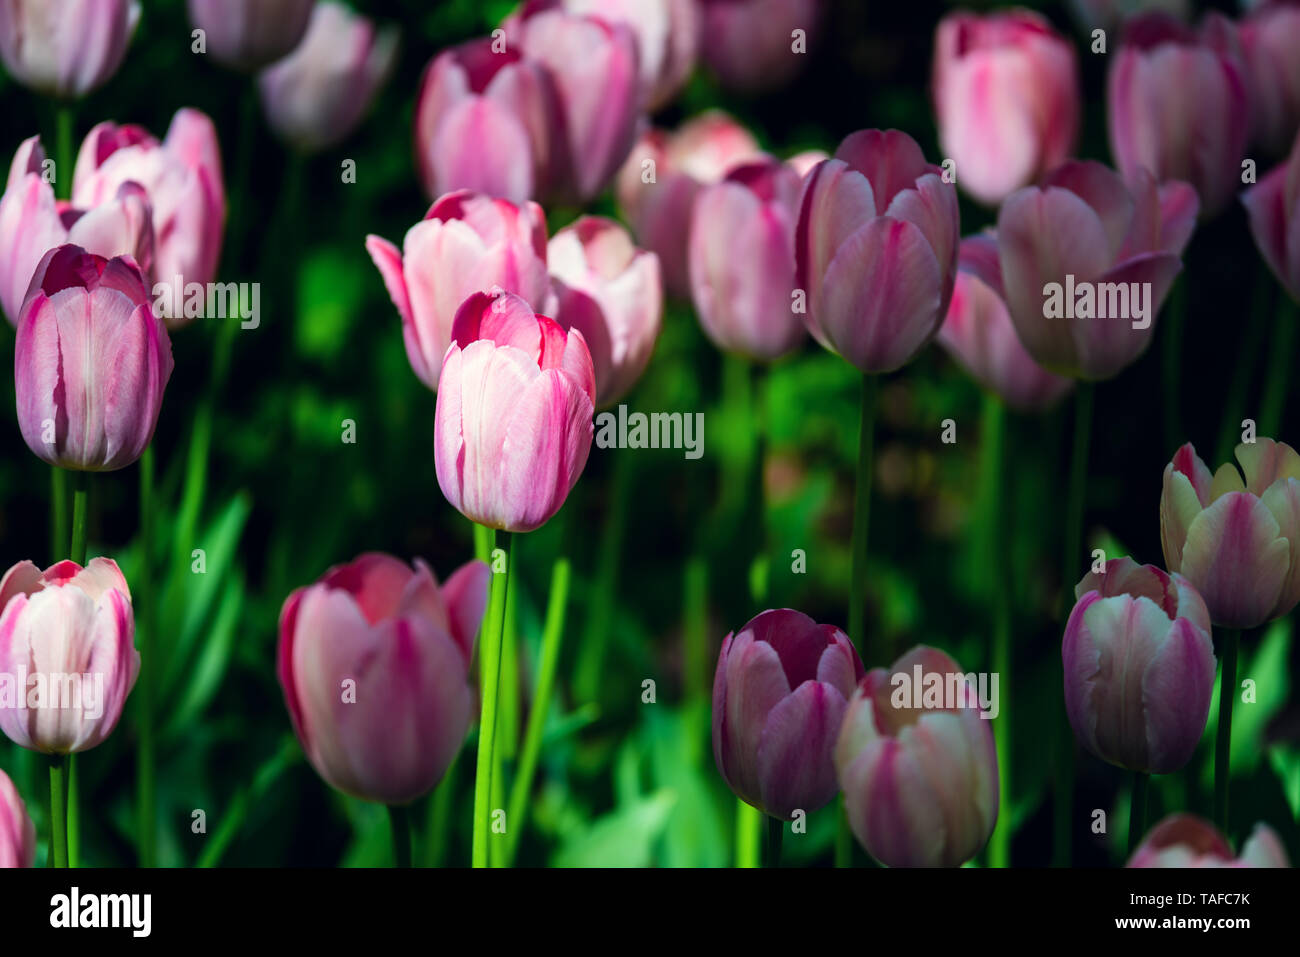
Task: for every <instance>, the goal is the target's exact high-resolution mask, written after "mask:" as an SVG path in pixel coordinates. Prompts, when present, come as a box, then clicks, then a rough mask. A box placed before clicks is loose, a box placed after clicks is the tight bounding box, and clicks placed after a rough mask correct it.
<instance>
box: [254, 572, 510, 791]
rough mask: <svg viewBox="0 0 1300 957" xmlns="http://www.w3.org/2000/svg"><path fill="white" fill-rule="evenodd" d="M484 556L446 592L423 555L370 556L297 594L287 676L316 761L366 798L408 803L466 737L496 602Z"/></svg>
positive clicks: (289, 610) (282, 652) (286, 640)
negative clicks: (479, 642)
mask: <svg viewBox="0 0 1300 957" xmlns="http://www.w3.org/2000/svg"><path fill="white" fill-rule="evenodd" d="M490 577H491V572H490V571H489V570H488V567H487V565H485V564H484V563H483V562H469V563H468V564H466V565H462V566H461V567H460V568H459V569H457V570H456V571H455V572H454V573H453V574H452V576H451V577H450V578H449V579H447V582H446V583H445V584H444V585H443V586H442V587H441V588H440V587H439V586H438V582H437V580H436V579H435V578H434V576H433V572H432V571H430V570H429V567H428V566H427V565H426V564H425V563H424V562H422V561H420V560H419V559H416V561H415V569H414V571H412V569H411V568H410V566H408V565H407V564H406V563H405V562H401V561H399V560H398V559H396V558H392V557H390V556H388V555H381V554H376V553H371V554H366V555H362V556H360V557H359V558H357V559H356V560H355V561H352V562H350V563H348V564H346V565H339V566H337V567H335V568H331V569H330V570H329V571H328V572H326V573H325V575H324V576H322V577H321V578H320V580H319V581H317V582H316V583H315V584H313V585H308V586H306V587H304V588H299V589H298V590H296V591H295V592H293V594H291V595H290V596H289V597H288V598H287V599H286V600H285V603H284V607H283V608H282V609H281V611H280V643H279V649H278V654H277V659H278V661H277V668H276V670H277V673H278V675H279V678H280V687H281V688H282V689H283V691H284V700H285V703H286V705H287V706H288V709H289V716H290V718H291V719H292V721H293V729H294V731H295V732H296V733H297V735H298V740H299V742H301V744H302V747H303V750H304V751H305V752H306V753H307V759H308V760H309V761H311V763H312V767H314V768H315V769H316V772H317V773H318V774H319V775H320V776H321V777H322V778H324V779H325V780H326V781H327V782H328V783H329V784H330V785H332V786H333V787H336V788H338V789H339V790H340V791H343V792H344V793H345V794H350V795H352V796H353V797H358V798H362V799H363V800H367V801H378V802H380V803H382V804H389V805H404V804H409V803H410V802H411V801H414V800H415V799H416V798H418V797H420V796H421V795H423V794H427V793H428V792H429V791H430V790H432V789H433V787H434V786H435V785H436V784H437V783H438V782H439V781H440V780H441V779H442V776H443V774H444V773H445V772H446V770H447V766H448V765H450V764H451V762H452V760H453V759H454V758H455V757H456V753H457V752H458V751H459V750H460V747H461V744H462V743H463V742H464V740H465V731H466V728H468V726H469V719H470V711H471V708H472V694H471V691H470V686H469V666H470V660H471V658H472V657H473V651H474V639H475V636H476V635H477V634H478V627H479V623H480V622H481V620H482V618H483V610H484V608H485V607H486V605H487V591H488V579H489V578H490Z"/></svg>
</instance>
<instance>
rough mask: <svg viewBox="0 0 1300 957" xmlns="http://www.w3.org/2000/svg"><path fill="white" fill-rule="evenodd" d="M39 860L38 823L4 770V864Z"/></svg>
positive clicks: (0, 788)
mask: <svg viewBox="0 0 1300 957" xmlns="http://www.w3.org/2000/svg"><path fill="white" fill-rule="evenodd" d="M35 861H36V827H35V826H34V825H33V824H32V819H31V816H30V815H29V814H28V813H27V805H26V804H24V803H23V799H22V796H21V795H19V793H18V789H17V788H16V787H14V782H13V781H11V780H9V775H7V774H5V773H4V772H3V771H0V868H6V867H32V866H33V865H34V864H35Z"/></svg>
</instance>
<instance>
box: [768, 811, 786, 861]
mask: <svg viewBox="0 0 1300 957" xmlns="http://www.w3.org/2000/svg"><path fill="white" fill-rule="evenodd" d="M784 832H785V821H783V820H781V819H780V818H779V817H769V818H768V819H767V843H765V844H764V845H763V866H764V867H780V866H781V838H782V836H783V834H784Z"/></svg>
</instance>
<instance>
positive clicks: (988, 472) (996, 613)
mask: <svg viewBox="0 0 1300 957" xmlns="http://www.w3.org/2000/svg"><path fill="white" fill-rule="evenodd" d="M1005 426H1006V406H1005V405H1004V404H1003V402H1002V400H1001V399H1000V398H998V397H997V396H996V395H994V394H993V393H991V392H990V393H987V394H986V395H985V397H984V422H983V428H982V429H981V433H980V434H981V436H982V438H983V442H982V449H983V452H984V456H985V458H984V463H983V471H984V476H983V478H984V490H985V494H986V495H987V498H986V500H985V505H986V508H987V512H986V519H985V527H984V534H985V535H986V536H987V540H988V541H987V544H988V556H987V560H988V563H989V564H988V571H989V573H990V575H989V577H990V580H994V579H996V577H997V576H1002V575H1006V576H1008V577H1009V576H1010V569H1008V568H1007V565H1008V562H1009V558H1008V556H1007V536H1006V519H1005V496H1004V495H1003V489H1002V483H1003V480H1004V475H1003V473H1004V470H1005V464H1006V440H1005V437H1004V436H1005V431H1006V428H1005ZM990 594H991V598H992V602H993V673H994V674H996V675H998V676H999V681H1000V683H1001V687H1003V688H1006V689H1007V691H1008V692H1010V690H1011V593H1010V590H1009V589H1007V588H1005V587H998V586H997V585H994V587H992V588H990ZM1004 697H1005V698H1012V697H1013V696H1012V695H1011V694H1010V693H1008V694H1007V695H1005V696H1004ZM993 739H994V743H995V746H996V749H997V755H998V823H997V826H996V828H995V829H994V831H993V837H992V839H991V840H990V842H989V865H990V866H991V867H1006V866H1008V864H1010V862H1011V807H1010V802H1011V716H1010V715H1009V714H1007V713H1006V712H1005V710H1003V709H1001V708H999V714H998V717H997V718H995V719H994V721H993Z"/></svg>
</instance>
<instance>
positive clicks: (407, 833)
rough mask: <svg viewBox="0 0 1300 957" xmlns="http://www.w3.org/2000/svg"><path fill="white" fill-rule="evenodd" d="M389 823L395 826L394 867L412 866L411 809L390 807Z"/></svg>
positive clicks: (391, 805)
mask: <svg viewBox="0 0 1300 957" xmlns="http://www.w3.org/2000/svg"><path fill="white" fill-rule="evenodd" d="M388 822H389V823H390V824H391V825H392V826H393V866H394V867H410V866H411V809H410V808H407V807H397V806H396V805H393V804H390V805H388Z"/></svg>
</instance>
